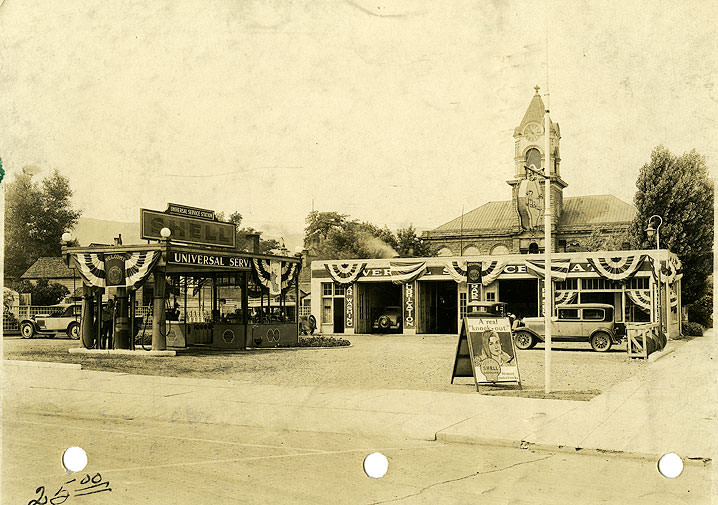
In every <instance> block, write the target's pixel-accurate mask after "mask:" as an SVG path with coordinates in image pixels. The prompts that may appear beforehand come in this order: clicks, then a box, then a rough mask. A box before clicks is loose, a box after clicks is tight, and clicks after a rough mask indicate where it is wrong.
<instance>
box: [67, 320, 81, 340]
mask: <svg viewBox="0 0 718 505" xmlns="http://www.w3.org/2000/svg"><path fill="white" fill-rule="evenodd" d="M67 336H68V337H70V338H71V339H72V340H77V339H79V338H80V325H79V324H77V323H70V324H69V326H68V327H67Z"/></svg>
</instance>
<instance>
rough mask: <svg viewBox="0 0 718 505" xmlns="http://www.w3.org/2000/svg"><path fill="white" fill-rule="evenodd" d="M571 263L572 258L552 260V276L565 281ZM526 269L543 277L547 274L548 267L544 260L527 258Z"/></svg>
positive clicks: (540, 277)
mask: <svg viewBox="0 0 718 505" xmlns="http://www.w3.org/2000/svg"><path fill="white" fill-rule="evenodd" d="M569 264H570V260H567V259H560V260H553V261H551V278H552V279H554V280H559V281H565V280H566V275H568V267H569ZM526 270H527V271H528V272H529V273H531V274H533V275H535V276H536V277H538V278H539V279H543V278H544V276H545V275H546V267H545V262H544V261H543V260H526Z"/></svg>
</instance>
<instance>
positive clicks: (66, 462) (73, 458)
mask: <svg viewBox="0 0 718 505" xmlns="http://www.w3.org/2000/svg"><path fill="white" fill-rule="evenodd" d="M62 466H64V467H65V470H67V471H68V472H81V471H82V470H84V469H85V467H86V466H87V453H86V452H85V450H84V449H83V448H82V447H76V446H73V447H68V448H67V449H65V452H63V453H62Z"/></svg>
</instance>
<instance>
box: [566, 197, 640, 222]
mask: <svg viewBox="0 0 718 505" xmlns="http://www.w3.org/2000/svg"><path fill="white" fill-rule="evenodd" d="M636 212H637V210H636V208H635V207H634V206H633V205H631V204H630V203H626V202H624V201H623V200H621V199H619V198H616V197H615V196H613V195H590V196H573V197H570V198H564V199H563V212H562V214H561V218H560V219H559V223H558V225H559V226H582V225H586V224H589V225H600V224H602V223H629V222H631V221H633V218H634V217H635V216H636Z"/></svg>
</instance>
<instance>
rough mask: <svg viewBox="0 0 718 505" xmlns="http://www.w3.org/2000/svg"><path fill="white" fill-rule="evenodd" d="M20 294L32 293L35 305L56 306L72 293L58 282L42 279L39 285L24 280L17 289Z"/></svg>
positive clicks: (38, 282)
mask: <svg viewBox="0 0 718 505" xmlns="http://www.w3.org/2000/svg"><path fill="white" fill-rule="evenodd" d="M17 290H18V292H20V293H30V295H31V297H32V304H33V305H54V304H56V303H59V302H60V300H62V299H63V298H64V297H65V296H67V295H68V294H70V291H69V290H68V289H67V288H66V287H65V286H63V285H62V284H58V283H56V282H48V280H47V279H40V280H38V281H37V283H32V282H30V281H28V280H23V281H22V282H21V283H20V284H19V285H18V288H17Z"/></svg>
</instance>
